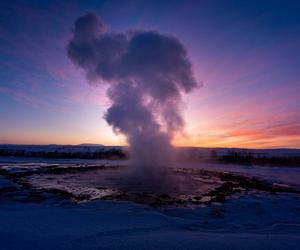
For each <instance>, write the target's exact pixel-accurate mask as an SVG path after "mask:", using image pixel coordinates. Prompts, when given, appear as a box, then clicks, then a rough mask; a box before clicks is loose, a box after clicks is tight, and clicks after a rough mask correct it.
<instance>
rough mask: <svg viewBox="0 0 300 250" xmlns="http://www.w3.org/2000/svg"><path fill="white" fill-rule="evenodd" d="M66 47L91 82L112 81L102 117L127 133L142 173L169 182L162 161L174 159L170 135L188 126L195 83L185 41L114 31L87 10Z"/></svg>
mask: <svg viewBox="0 0 300 250" xmlns="http://www.w3.org/2000/svg"><path fill="white" fill-rule="evenodd" d="M67 53H68V56H69V58H70V59H71V60H72V61H73V62H74V63H75V64H76V65H78V66H79V67H80V68H82V69H84V71H85V73H86V76H87V79H88V81H89V82H93V83H94V82H96V83H108V84H110V87H109V89H108V92H107V95H108V96H109V98H110V100H111V102H112V105H111V106H110V107H109V108H108V110H107V112H106V114H105V116H104V117H105V119H106V121H107V122H108V124H109V125H111V126H112V128H113V130H114V131H115V132H116V133H121V134H123V135H125V136H126V138H127V142H128V144H129V145H130V153H131V157H132V165H133V166H135V167H136V171H137V172H136V173H138V176H139V177H142V176H148V177H149V179H151V182H153V181H154V180H156V181H155V182H156V183H161V182H165V181H166V179H163V180H162V179H161V178H163V177H162V176H163V175H162V174H161V167H162V166H166V165H169V164H170V163H171V162H172V155H173V154H172V151H173V148H172V145H171V140H172V138H173V136H174V134H175V133H178V132H182V130H183V128H184V120H183V118H182V115H181V106H182V94H183V93H188V92H190V91H192V90H193V89H194V88H196V86H197V83H196V80H195V78H194V76H193V73H192V69H191V63H190V61H189V59H188V56H187V52H186V50H185V48H184V46H183V45H182V44H181V43H180V41H179V40H178V39H177V38H176V37H173V36H171V35H165V34H160V33H159V32H156V31H132V30H131V31H128V32H126V33H119V32H114V31H111V30H109V29H108V28H107V27H106V26H105V25H104V23H103V22H102V20H101V18H100V17H98V16H97V15H96V14H95V13H93V12H89V13H87V14H85V15H83V16H81V17H79V18H78V19H77V20H76V21H75V25H74V30H73V37H72V39H71V41H70V42H69V44H68V48H67ZM165 169H166V168H165Z"/></svg>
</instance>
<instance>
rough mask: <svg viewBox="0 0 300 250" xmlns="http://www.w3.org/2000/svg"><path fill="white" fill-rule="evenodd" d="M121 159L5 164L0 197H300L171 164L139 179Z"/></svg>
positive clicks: (290, 190) (268, 183)
mask: <svg viewBox="0 0 300 250" xmlns="http://www.w3.org/2000/svg"><path fill="white" fill-rule="evenodd" d="M116 163H117V162H116ZM116 163H114V162H113V163H111V162H110V163H107V164H104V163H97V164H95V163H88V164H82V163H59V164H52V163H40V162H38V163H1V164H0V200H13V201H19V202H33V203H41V202H45V201H47V200H49V199H51V198H53V197H56V198H60V199H70V200H72V201H74V202H77V203H82V202H88V201H91V200H98V199H99V200H115V201H132V202H135V203H141V204H147V205H150V206H155V207H163V206H183V207H184V206H203V205H207V204H210V203H222V202H224V201H225V200H226V199H230V198H232V197H235V198H236V197H241V196H245V195H252V194H255V193H262V192H263V193H269V194H278V193H284V194H290V195H293V196H295V197H300V187H299V186H298V185H296V184H289V183H285V182H278V181H276V182H275V181H272V180H265V179H261V178H258V177H253V176H251V175H247V174H245V173H244V174H243V173H236V172H232V171H216V170H208V169H204V168H187V167H176V168H171V167H168V168H164V169H165V170H164V171H161V172H160V173H159V174H158V175H157V174H156V176H155V177H153V176H151V175H148V174H145V175H144V176H143V177H142V178H139V177H140V176H141V175H139V176H136V175H132V173H130V168H129V167H128V166H126V165H122V164H116ZM183 165H184V164H183ZM147 176H148V177H147ZM149 176H150V177H149Z"/></svg>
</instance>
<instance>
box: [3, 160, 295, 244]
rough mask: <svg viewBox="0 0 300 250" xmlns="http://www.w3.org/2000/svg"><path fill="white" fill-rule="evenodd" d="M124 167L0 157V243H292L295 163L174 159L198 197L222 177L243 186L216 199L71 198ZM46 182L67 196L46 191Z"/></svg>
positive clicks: (120, 163) (213, 188)
mask: <svg viewBox="0 0 300 250" xmlns="http://www.w3.org/2000/svg"><path fill="white" fill-rule="evenodd" d="M126 165H127V162H126V161H99V160H89V161H86V160H71V159H69V160H62V159H59V160H56V159H51V160H48V159H47V160H45V159H37V158H34V159H31V158H23V159H22V158H16V157H14V158H11V157H10V158H6V157H2V158H0V218H1V223H0V242H1V244H0V246H1V247H0V249H5V250H6V249H75V250H76V249H299V245H300V196H299V190H300V189H299V184H300V182H299V178H300V172H299V170H300V168H295V167H294V168H286V167H284V168H281V167H260V166H240V165H229V164H228V165H221V164H213V163H209V164H203V163H201V164H196V163H178V165H176V166H175V167H174V170H176V171H175V172H176V174H177V175H178V174H179V176H180V179H176V180H180V181H181V182H183V184H185V185H186V182H187V181H186V180H188V183H189V180H191V184H193V185H192V186H191V187H192V188H196V189H197V188H200V189H201V191H202V192H204V195H205V192H216V190H218V188H220V187H221V186H222V185H223V184H224V183H226V182H227V183H229V184H230V183H234V182H235V183H238V184H235V185H245V186H241V187H239V186H237V187H236V186H234V187H235V188H234V189H233V190H232V192H231V193H230V195H227V193H226V197H225V200H224V201H217V200H213V199H211V200H210V199H208V198H207V197H208V196H203V197H204V198H203V197H202V198H201V200H203V202H196V203H195V204H194V203H192V204H191V203H187V204H185V205H180V206H179V205H170V204H168V205H167V206H165V205H163V203H161V204H162V205H159V206H155V207H153V206H151V205H150V206H149V205H148V204H147V202H145V203H143V201H144V200H141V199H139V200H138V203H136V202H131V201H132V200H133V201H135V200H134V199H131V198H130V197H131V196H129V195H123V196H120V197H119V196H116V197H118V198H114V199H112V200H110V199H108V200H101V197H102V196H101V195H100V196H96V197H94V198H95V199H94V198H93V197H92V196H89V195H87V197H90V199H86V200H85V202H78V201H76V202H74V199H72V197H76V195H77V193H76V192H79V191H80V190H81V191H80V192H90V191H91V190H94V191H95V192H96V191H97V190H98V191H102V192H103V191H107V190H108V189H104V188H102V187H101V188H99V185H100V184H103V186H105V185H108V186H109V187H112V186H111V182H109V181H108V180H110V178H111V176H112V175H113V174H114V173H118V172H119V171H122V170H123V169H125V168H124V167H125V166H126ZM115 166H117V167H115ZM83 170H84V171H83ZM114 171H116V172H114ZM201 171H202V172H201ZM95 176H97V178H95ZM182 176H184V178H183V177H182ZM186 176H187V177H186ZM98 177H99V178H98ZM100 177H101V178H100ZM208 177H209V178H208ZM252 177H255V178H254V179H253V181H254V182H253V183H252V182H250V184H249V183H248V182H249V181H252ZM186 178H190V179H186ZM228 178H229V179H228ZM230 178H232V179H230ZM227 179H228V180H227ZM260 181H262V182H260ZM98 182H99V183H98ZM118 183H119V182H118ZM195 183H196V184H197V183H198V186H197V185H196V186H195ZM264 183H266V185H265V184H264ZM269 184H270V185H269ZM47 185H48V186H49V185H56V188H57V189H58V190H63V191H65V193H69V194H70V196H68V195H65V196H64V195H61V193H55V192H50V193H48V192H46V191H47ZM72 185H73V186H72ZM247 185H249V186H247ZM255 185H258V187H257V188H256V187H255ZM264 185H265V186H264ZM276 185H277V186H278V187H280V188H279V189H276V187H277V186H276ZM70 187H73V188H74V190H75V191H74V190H73V189H72V190H64V189H66V188H70ZM188 187H189V186H188ZM273 187H275V189H272V188H273ZM39 188H40V189H39ZM246 189H247V190H246ZM264 189H266V190H264ZM78 190H79V191H78ZM184 190H185V192H186V191H187V190H190V189H188V188H187V189H184ZM203 190H204V191H203ZM234 190H235V191H234ZM37 191H38V192H37ZM44 191H45V193H44ZM192 191H193V192H194V191H195V192H197V194H198V195H200V196H201V195H203V194H202V193H201V192H200V191H197V190H191V193H192ZM219 191H220V190H219ZM74 192H75V193H74ZM96 193H97V192H96ZM97 194H98V193H97ZM102 194H103V193H102ZM187 196H188V195H187V194H186V195H185V197H187ZM70 197H71V199H70ZM205 197H206V198H205ZM99 198H100V199H99ZM126 199H128V200H126ZM146 199H148V198H146ZM141 201H142V202H141Z"/></svg>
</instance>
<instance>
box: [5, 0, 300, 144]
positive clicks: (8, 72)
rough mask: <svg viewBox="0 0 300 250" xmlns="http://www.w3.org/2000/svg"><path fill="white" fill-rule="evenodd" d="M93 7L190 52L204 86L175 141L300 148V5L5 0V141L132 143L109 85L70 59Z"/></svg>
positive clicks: (192, 98)
mask: <svg viewBox="0 0 300 250" xmlns="http://www.w3.org/2000/svg"><path fill="white" fill-rule="evenodd" d="M89 10H92V11H95V12H96V13H97V14H98V15H100V16H101V17H102V19H103V20H104V22H105V23H106V24H108V25H109V26H110V28H111V29H113V30H116V31H125V30H128V29H134V30H136V29H143V30H158V31H160V32H162V33H168V34H172V35H174V36H176V37H178V38H179V39H180V41H181V42H182V43H183V44H184V45H185V47H186V48H187V51H188V54H189V56H190V58H191V61H192V63H193V69H194V72H195V75H196V78H197V80H198V82H201V83H202V87H201V88H198V89H197V90H196V91H194V92H193V93H192V94H190V95H187V96H185V98H184V101H185V111H184V117H185V120H186V135H184V136H183V135H178V136H177V137H176V139H175V140H174V143H175V144H176V145H191V146H220V147H223V146H226V147H259V148H265V147H294V148H300V94H299V93H300V70H299V66H300V15H299V13H300V3H299V2H298V1H257V2H256V1H78V2H76V1H70V2H68V1H49V2H48V3H47V2H46V1H7V2H5V1H1V4H0V65H1V67H0V77H1V78H0V79H1V81H0V114H1V123H0V143H26V144H48V143H58V144H77V143H86V142H89V143H102V144H106V145H117V144H124V138H122V137H121V136H116V135H115V134H113V132H112V131H111V128H110V127H109V126H108V125H107V124H106V122H105V120H104V119H103V114H104V112H105V110H106V109H107V107H108V106H109V104H110V103H109V100H108V98H107V97H106V96H105V90H106V87H107V86H106V85H100V86H99V85H98V86H96V85H95V86H91V85H89V84H87V80H86V79H85V76H84V73H83V71H82V70H80V69H79V68H77V67H76V66H74V65H73V63H72V62H71V61H70V60H69V59H68V57H67V55H66V46H67V43H68V41H69V39H70V37H71V35H72V34H71V30H72V27H73V23H74V20H75V19H76V18H77V17H78V16H80V15H82V14H84V13H85V12H87V11H89Z"/></svg>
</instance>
